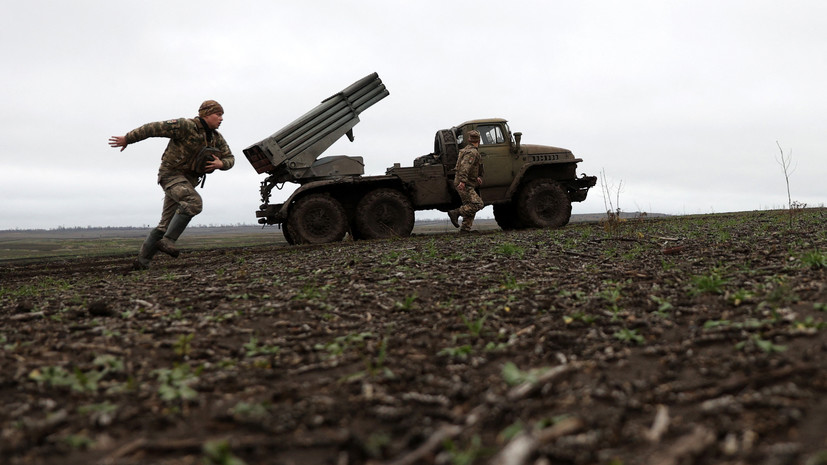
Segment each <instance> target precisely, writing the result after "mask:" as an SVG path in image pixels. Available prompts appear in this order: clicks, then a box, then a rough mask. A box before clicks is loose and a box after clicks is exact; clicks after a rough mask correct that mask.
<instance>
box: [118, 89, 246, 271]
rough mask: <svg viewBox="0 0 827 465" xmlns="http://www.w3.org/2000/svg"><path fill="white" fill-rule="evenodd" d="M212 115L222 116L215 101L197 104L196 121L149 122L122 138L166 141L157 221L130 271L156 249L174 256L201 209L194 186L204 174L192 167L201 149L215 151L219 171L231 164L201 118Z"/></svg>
mask: <svg viewBox="0 0 827 465" xmlns="http://www.w3.org/2000/svg"><path fill="white" fill-rule="evenodd" d="M214 113H219V114H220V115H223V114H224V109H223V108H222V107H221V105H219V104H218V102H216V101H214V100H207V101H205V102H204V103H203V104H201V108H199V110H198V114H199V116H198V117H196V118H179V119H173V120H168V121H159V122H155V123H149V124H145V125H143V126H141V127H139V128H137V129H133V130H132V131H129V132H128V133H127V134H126V136H124V141H125V144H126V145H129V144H133V143H135V142H139V141H142V140H144V139H147V138H150V137H166V138H169V139H170V141H169V144H167V148H166V150H164V154H163V155H162V156H161V167H160V168H159V169H158V184H160V185H161V188H163V189H164V208H163V211H162V212H161V221H160V222H159V223H158V226H157V227H156V228H155V229H153V230H152V231H150V232H149V235H147V238H146V240H145V241H144V243H143V245H142V246H141V250H140V252H139V253H138V259H137V260H136V261H135V263H134V264H133V268H134V269H146V268H147V267H148V266H149V262H150V260H152V257H153V256H154V255H155V253H156V252H157V251H159V250H160V251H162V252H164V253H166V254H169V255H171V256H173V257H177V256H178V249H176V248H175V246H174V244H175V241H176V240H177V239H178V237H179V236H180V235H181V233H182V232H183V231H184V229H186V227H187V224H189V222H190V220H191V219H192V218H193V217H194V216H195V215H197V214H199V213H201V209H202V208H203V202H202V200H201V195H199V194H198V192H196V190H195V186H197V185H198V182H199V180H200V179H201V176H205V175H199V174H198V173H196V172H195V171H194V170H193V168H192V166H193V162H194V161H195V160H196V158H198V154H199V153H200V152H201V150H202V149H204V148H205V147H211V148H214V149H216V150H217V153H218V155H214V156H215V157H216V158H218V159H220V160H221V165H222V166H221V168H220V169H221V170H224V171H226V170H228V169H230V168H232V167H233V165H234V164H235V157H234V156H233V154H232V152H230V147H229V146H228V145H227V141H226V140H224V137H223V136H222V135H221V134H220V133H219V132H218V131H216V130H213V129H210V127H209V126H208V125H207V123H206V121H204V119H203V118H207V117H210V116H211V115H212V114H214ZM219 124H220V123H219ZM110 145H113V146H119V143H118V142H117V141H116V142H115V143H114V144H112V143H110Z"/></svg>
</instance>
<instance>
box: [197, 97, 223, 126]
mask: <svg viewBox="0 0 827 465" xmlns="http://www.w3.org/2000/svg"><path fill="white" fill-rule="evenodd" d="M198 116H200V117H201V119H203V120H204V122H205V123H207V126H208V127H209V128H210V129H218V126H221V122H222V121H224V108H223V107H222V106H221V104H220V103H218V102H216V101H215V100H205V101H204V103H202V104H201V106H200V107H199V108H198Z"/></svg>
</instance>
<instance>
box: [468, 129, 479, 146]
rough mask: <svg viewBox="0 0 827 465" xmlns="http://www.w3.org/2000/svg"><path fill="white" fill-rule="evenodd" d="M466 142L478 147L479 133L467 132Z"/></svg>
mask: <svg viewBox="0 0 827 465" xmlns="http://www.w3.org/2000/svg"><path fill="white" fill-rule="evenodd" d="M468 142H469V143H471V144H474V145H478V144H479V143H480V132H479V131H475V130H471V131H468Z"/></svg>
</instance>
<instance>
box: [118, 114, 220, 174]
mask: <svg viewBox="0 0 827 465" xmlns="http://www.w3.org/2000/svg"><path fill="white" fill-rule="evenodd" d="M208 131H211V132H212V137H211V138H210V139H211V140H210V141H209V142H208V141H207V135H208ZM150 137H167V138H169V139H170V141H169V144H167V148H166V150H164V154H163V155H162V156H161V167H160V168H159V169H158V184H161V185H162V186H163V187H164V188H166V187H168V186H169V185H172V184H174V183H176V182H180V181H181V177H182V176H183V177H185V178H186V179H187V180H188V181H190V182H191V183H193V184H195V183H196V182H197V179H198V177H199V176H198V175H197V174H195V173H194V172H192V171H190V169H189V166H190V164H191V163H192V161H193V160H194V159H195V157H196V156H197V155H198V152H200V151H201V149H203V148H204V147H207V146H209V147H214V148H216V149H218V150H220V151H221V153H222V156H221V162H222V163H223V164H224V166H223V167H222V168H221V169H222V170H228V169H230V168H232V167H233V165H234V164H235V157H234V156H233V154H232V152H230V146H229V145H227V141H226V140H224V136H222V135H221V133H219V132H218V131H212V130H210V129H208V128H207V127H206V126H205V125H204V123H203V122H202V121H201V119H200V118H179V119H172V120H168V121H158V122H155V123H148V124H145V125H143V126H141V127H139V128H136V129H133V130H131V131H129V132H128V133H126V143H127V144H132V143H135V142H138V141H142V140H144V139H148V138H150Z"/></svg>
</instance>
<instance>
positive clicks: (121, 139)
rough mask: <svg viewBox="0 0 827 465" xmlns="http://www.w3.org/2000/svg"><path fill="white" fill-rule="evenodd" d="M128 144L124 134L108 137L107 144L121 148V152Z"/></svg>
mask: <svg viewBox="0 0 827 465" xmlns="http://www.w3.org/2000/svg"><path fill="white" fill-rule="evenodd" d="M127 145H128V144H127V143H126V136H112V137H110V138H109V146H110V147H114V148H118V147H120V148H121V152H123V151H124V149H125V148H126V146H127Z"/></svg>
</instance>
